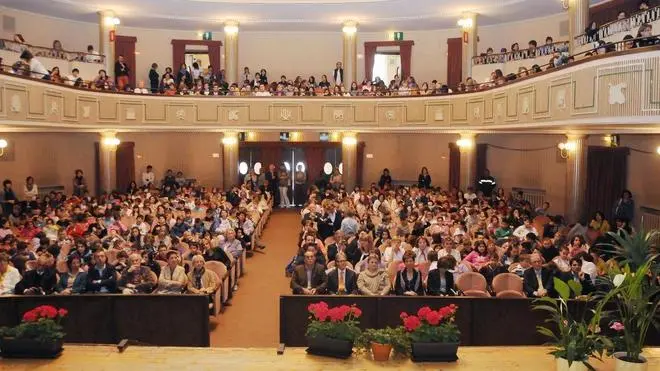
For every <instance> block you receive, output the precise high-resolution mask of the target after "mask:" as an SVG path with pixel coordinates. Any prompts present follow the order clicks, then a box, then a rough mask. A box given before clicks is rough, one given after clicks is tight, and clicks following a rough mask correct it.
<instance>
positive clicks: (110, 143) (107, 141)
mask: <svg viewBox="0 0 660 371" xmlns="http://www.w3.org/2000/svg"><path fill="white" fill-rule="evenodd" d="M120 143H121V141H120V140H119V138H117V137H105V138H103V145H104V146H106V147H117V146H118V145H119V144H120Z"/></svg>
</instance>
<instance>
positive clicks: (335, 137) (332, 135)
mask: <svg viewBox="0 0 660 371" xmlns="http://www.w3.org/2000/svg"><path fill="white" fill-rule="evenodd" d="M339 139H340V137H339V133H338V132H336V131H333V132H332V133H330V141H331V142H339Z"/></svg>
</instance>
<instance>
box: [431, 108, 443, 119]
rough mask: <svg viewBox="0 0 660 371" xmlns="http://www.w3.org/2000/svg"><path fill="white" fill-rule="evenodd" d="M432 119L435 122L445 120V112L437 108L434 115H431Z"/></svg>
mask: <svg viewBox="0 0 660 371" xmlns="http://www.w3.org/2000/svg"><path fill="white" fill-rule="evenodd" d="M433 119H434V120H435V121H444V120H445V110H444V109H442V108H438V109H437V110H435V113H434V115H433Z"/></svg>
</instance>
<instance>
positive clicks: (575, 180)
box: [565, 134, 587, 223]
mask: <svg viewBox="0 0 660 371" xmlns="http://www.w3.org/2000/svg"><path fill="white" fill-rule="evenodd" d="M566 137H567V138H568V141H567V142H566V145H565V148H566V149H565V151H566V154H567V156H568V158H567V161H566V219H567V221H568V222H569V223H575V222H578V221H580V220H581V219H582V217H583V215H582V213H583V212H584V194H585V192H586V191H587V136H586V135H572V134H571V135H567V136H566Z"/></svg>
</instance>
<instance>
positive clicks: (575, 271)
mask: <svg viewBox="0 0 660 371" xmlns="http://www.w3.org/2000/svg"><path fill="white" fill-rule="evenodd" d="M562 280H564V281H565V282H568V281H570V280H573V281H575V282H579V283H580V284H581V285H582V295H589V294H590V293H592V292H593V291H594V285H593V283H592V282H591V276H589V274H588V273H584V272H582V259H581V258H579V257H575V258H571V270H570V271H569V272H566V273H563V274H562ZM572 295H573V291H571V296H572Z"/></svg>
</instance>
